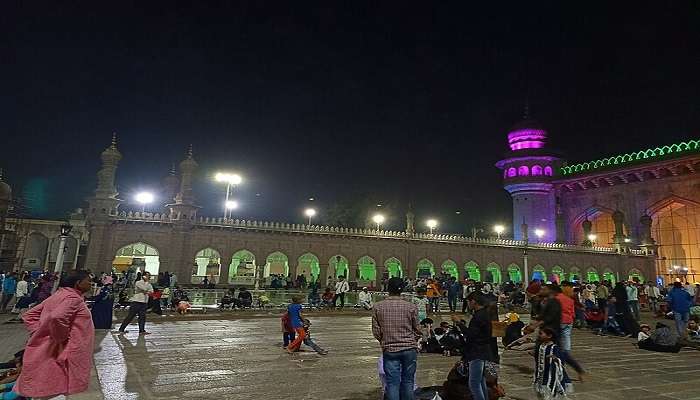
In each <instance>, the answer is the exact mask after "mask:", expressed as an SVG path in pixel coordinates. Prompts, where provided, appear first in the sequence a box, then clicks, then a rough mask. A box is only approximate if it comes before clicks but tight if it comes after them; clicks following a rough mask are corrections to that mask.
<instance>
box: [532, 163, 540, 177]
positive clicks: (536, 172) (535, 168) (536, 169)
mask: <svg viewBox="0 0 700 400" xmlns="http://www.w3.org/2000/svg"><path fill="white" fill-rule="evenodd" d="M540 175H542V167H541V166H539V165H533V166H532V176H540Z"/></svg>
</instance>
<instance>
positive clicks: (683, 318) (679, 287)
mask: <svg viewBox="0 0 700 400" xmlns="http://www.w3.org/2000/svg"><path fill="white" fill-rule="evenodd" d="M666 300H667V301H668V302H669V303H671V310H673V319H675V320H676V329H677V330H678V336H680V337H682V338H684V337H686V336H687V333H688V332H687V330H688V329H687V328H688V319H690V306H691V305H692V304H693V299H692V297H690V293H688V291H686V290H685V289H683V284H682V283H680V282H674V283H673V289H671V292H670V293H669V294H668V296H667V299H666Z"/></svg>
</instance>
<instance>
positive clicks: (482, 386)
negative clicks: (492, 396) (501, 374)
mask: <svg viewBox="0 0 700 400" xmlns="http://www.w3.org/2000/svg"><path fill="white" fill-rule="evenodd" d="M485 367H486V362H485V361H484V360H471V361H469V391H470V392H471V393H472V399H474V400H488V398H489V390H488V388H487V387H486V376H485V375H484V371H485Z"/></svg>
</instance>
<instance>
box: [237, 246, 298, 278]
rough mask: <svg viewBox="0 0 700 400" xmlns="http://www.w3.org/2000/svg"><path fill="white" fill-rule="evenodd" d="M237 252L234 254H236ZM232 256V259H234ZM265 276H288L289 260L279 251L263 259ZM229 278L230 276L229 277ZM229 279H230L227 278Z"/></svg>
mask: <svg viewBox="0 0 700 400" xmlns="http://www.w3.org/2000/svg"><path fill="white" fill-rule="evenodd" d="M238 253H239V252H236V254H238ZM236 254H234V255H233V256H234V258H235V257H236ZM265 274H266V275H268V276H269V275H280V274H281V275H284V276H288V275H289V258H288V257H287V255H286V254H284V253H282V252H281V251H275V252H273V253H270V255H268V256H267V257H266V258H265ZM229 277H230V275H229ZM229 279H230V278H229Z"/></svg>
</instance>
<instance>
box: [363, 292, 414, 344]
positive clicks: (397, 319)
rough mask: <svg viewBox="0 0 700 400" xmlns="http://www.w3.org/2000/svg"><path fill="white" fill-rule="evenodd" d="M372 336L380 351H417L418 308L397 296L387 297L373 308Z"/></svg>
mask: <svg viewBox="0 0 700 400" xmlns="http://www.w3.org/2000/svg"><path fill="white" fill-rule="evenodd" d="M372 334H373V335H374V337H375V338H376V339H377V340H378V341H379V344H380V345H381V346H382V351H386V352H389V353H394V352H397V351H402V350H409V349H417V348H418V339H419V338H420V337H421V333H420V327H419V326H418V308H417V307H416V305H415V304H412V303H409V302H407V301H405V300H403V299H402V298H401V297H398V296H389V297H387V298H386V299H385V300H383V301H380V302H379V303H377V304H376V305H375V306H374V310H373V312H372Z"/></svg>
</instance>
